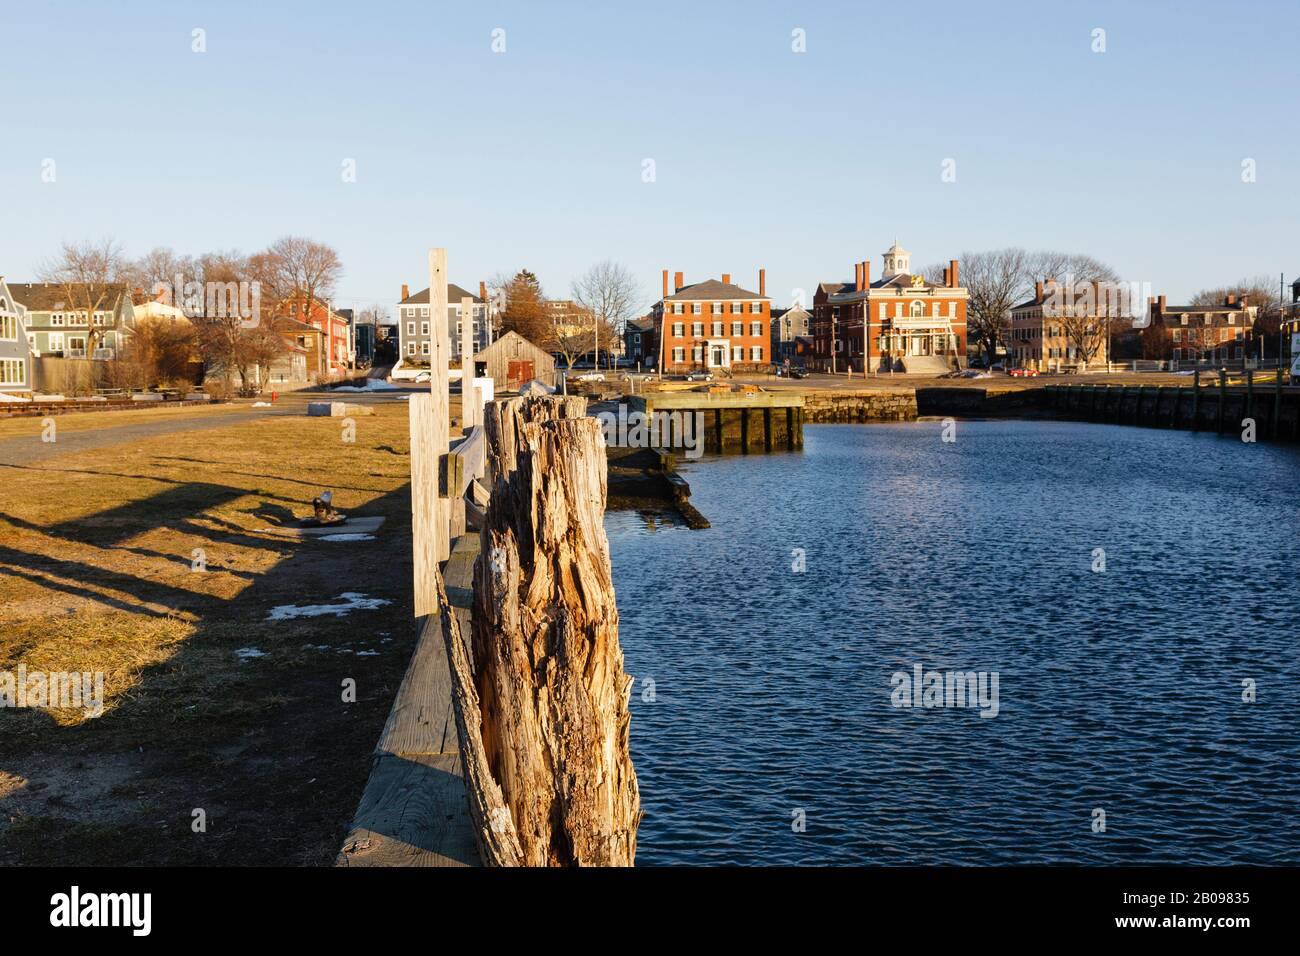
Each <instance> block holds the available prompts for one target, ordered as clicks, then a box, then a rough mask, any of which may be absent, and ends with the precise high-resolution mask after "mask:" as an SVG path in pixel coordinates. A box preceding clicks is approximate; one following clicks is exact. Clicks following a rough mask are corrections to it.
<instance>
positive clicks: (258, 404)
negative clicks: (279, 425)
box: [253, 402, 271, 408]
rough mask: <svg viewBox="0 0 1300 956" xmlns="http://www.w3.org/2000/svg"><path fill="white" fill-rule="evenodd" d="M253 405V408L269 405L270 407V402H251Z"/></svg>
mask: <svg viewBox="0 0 1300 956" xmlns="http://www.w3.org/2000/svg"><path fill="white" fill-rule="evenodd" d="M253 407H254V408H270V407H271V403H270V402H254V403H253Z"/></svg>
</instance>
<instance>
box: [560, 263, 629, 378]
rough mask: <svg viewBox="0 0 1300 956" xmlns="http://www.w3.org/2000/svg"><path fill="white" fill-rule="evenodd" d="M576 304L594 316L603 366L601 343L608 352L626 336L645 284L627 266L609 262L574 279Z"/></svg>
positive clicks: (596, 336)
mask: <svg viewBox="0 0 1300 956" xmlns="http://www.w3.org/2000/svg"><path fill="white" fill-rule="evenodd" d="M573 301H574V302H575V303H577V305H578V307H579V308H581V309H583V310H584V311H586V312H587V313H589V314H590V315H591V316H592V329H593V332H592V334H593V340H594V346H593V347H595V349H596V364H597V366H599V364H600V343H601V342H602V341H603V342H604V343H605V347H606V349H608V348H609V347H610V346H612V345H613V344H614V343H613V341H612V339H613V337H614V336H618V335H622V334H623V329H624V328H625V327H626V326H627V323H628V320H629V319H632V318H634V317H635V316H636V315H637V313H638V311H639V308H640V301H641V285H640V283H638V282H637V280H636V277H635V276H634V275H633V274H632V272H631V271H630V270H629V269H628V268H627V267H626V266H623V265H621V264H620V263H617V262H613V261H611V260H609V259H606V260H605V261H604V262H598V263H596V264H595V265H594V266H592V267H591V268H590V269H588V270H587V271H586V272H584V273H583V274H582V275H580V276H579V277H578V278H576V279H574V280H573ZM602 326H604V327H605V328H602Z"/></svg>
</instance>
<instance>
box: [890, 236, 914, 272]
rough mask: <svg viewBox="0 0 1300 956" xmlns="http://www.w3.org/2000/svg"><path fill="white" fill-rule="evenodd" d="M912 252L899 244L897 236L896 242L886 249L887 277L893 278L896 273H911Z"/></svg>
mask: <svg viewBox="0 0 1300 956" xmlns="http://www.w3.org/2000/svg"><path fill="white" fill-rule="evenodd" d="M911 259H912V254H911V253H910V252H908V251H907V250H906V249H904V248H903V247H902V246H900V245H899V244H898V239H897V237H895V239H894V244H893V245H892V246H890V247H889V248H888V249H886V250H885V276H884V277H885V278H886V279H891V278H893V277H894V276H896V275H899V274H903V275H909V274H910V273H911V271H912V267H911Z"/></svg>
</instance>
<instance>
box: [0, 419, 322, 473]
mask: <svg viewBox="0 0 1300 956" xmlns="http://www.w3.org/2000/svg"><path fill="white" fill-rule="evenodd" d="M104 414H106V415H107V414H108V413H104ZM302 414H304V412H303V409H302V407H301V406H298V407H297V408H295V407H292V406H290V407H276V408H257V409H251V408H250V409H248V410H246V411H245V410H240V411H229V412H217V413H214V414H208V415H205V416H202V417H195V418H166V419H159V420H158V421H156V422H137V423H136V424H134V425H109V424H107V423H106V424H105V425H104V426H103V427H102V428H87V429H84V430H82V431H65V432H61V433H58V441H54V442H43V441H41V420H40V419H39V418H32V419H30V421H31V423H32V433H31V435H29V436H24V437H22V438H6V439H4V440H2V441H0V465H30V464H31V463H33V462H36V461H43V460H44V459H46V458H53V457H54V456H55V455H70V454H73V453H75V452H79V451H89V450H91V449H92V448H103V447H104V446H105V445H118V444H122V443H125V442H130V441H136V440H138V439H141V438H155V437H157V436H158V435H169V434H171V433H173V432H188V431H204V430H206V429H209V428H225V427H226V426H228V425H239V424H241V423H243V422H251V421H253V420H255V419H258V418H267V417H278V416H282V415H302ZM55 421H56V422H57V421H58V419H57V418H55Z"/></svg>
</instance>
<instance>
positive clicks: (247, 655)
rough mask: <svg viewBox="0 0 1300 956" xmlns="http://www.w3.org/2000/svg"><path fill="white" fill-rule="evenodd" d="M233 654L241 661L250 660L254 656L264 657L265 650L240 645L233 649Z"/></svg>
mask: <svg viewBox="0 0 1300 956" xmlns="http://www.w3.org/2000/svg"><path fill="white" fill-rule="evenodd" d="M235 656H236V657H238V658H239V659H240V660H241V661H251V660H253V659H254V658H256V657H265V656H266V651H259V650H258V649H257V648H256V647H241V648H240V649H239V650H237V651H235Z"/></svg>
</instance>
